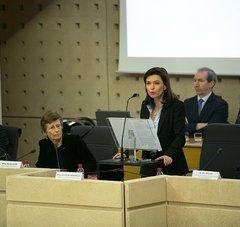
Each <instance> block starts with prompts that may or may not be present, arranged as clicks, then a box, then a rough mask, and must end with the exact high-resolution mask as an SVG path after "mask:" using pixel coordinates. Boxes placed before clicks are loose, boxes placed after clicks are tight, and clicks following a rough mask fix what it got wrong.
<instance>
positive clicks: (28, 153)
mask: <svg viewBox="0 0 240 227" xmlns="http://www.w3.org/2000/svg"><path fill="white" fill-rule="evenodd" d="M35 152H36V149H33V150H31V151H29V152H27V153H26V154H24V155H22V156H20V157H18V158H17V161H19V160H20V159H22V158H24V157H26V156H28V155H30V154H33V153H35Z"/></svg>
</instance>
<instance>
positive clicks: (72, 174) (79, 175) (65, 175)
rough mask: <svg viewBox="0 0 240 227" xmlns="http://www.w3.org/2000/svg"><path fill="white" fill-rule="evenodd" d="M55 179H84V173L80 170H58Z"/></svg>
mask: <svg viewBox="0 0 240 227" xmlns="http://www.w3.org/2000/svg"><path fill="white" fill-rule="evenodd" d="M55 179H59V180H83V179H84V175H83V174H82V173H78V172H56V175H55Z"/></svg>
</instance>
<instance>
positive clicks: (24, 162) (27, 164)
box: [23, 160, 30, 168]
mask: <svg viewBox="0 0 240 227" xmlns="http://www.w3.org/2000/svg"><path fill="white" fill-rule="evenodd" d="M23 168H30V164H29V161H28V160H24V161H23Z"/></svg>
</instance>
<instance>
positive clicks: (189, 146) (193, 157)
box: [124, 138, 202, 180]
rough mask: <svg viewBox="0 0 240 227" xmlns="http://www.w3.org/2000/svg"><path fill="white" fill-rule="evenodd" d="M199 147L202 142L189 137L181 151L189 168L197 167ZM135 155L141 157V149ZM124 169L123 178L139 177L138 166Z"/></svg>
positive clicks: (200, 147)
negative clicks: (196, 141)
mask: <svg viewBox="0 0 240 227" xmlns="http://www.w3.org/2000/svg"><path fill="white" fill-rule="evenodd" d="M201 149H202V143H195V142H194V140H193V138H190V141H189V142H188V143H186V144H185V146H184V147H183V152H184V155H185V157H186V160H187V164H188V168H189V169H190V170H193V169H199V161H200V154H201ZM137 156H138V158H141V156H142V151H139V152H138V153H137ZM124 171H125V175H124V180H130V179H136V178H140V173H139V172H140V168H139V167H138V166H125V167H124Z"/></svg>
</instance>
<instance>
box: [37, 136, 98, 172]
mask: <svg viewBox="0 0 240 227" xmlns="http://www.w3.org/2000/svg"><path fill="white" fill-rule="evenodd" d="M39 146H40V153H39V157H38V161H37V163H36V167H42V168H59V166H58V162H57V154H56V152H58V157H59V158H60V159H61V160H62V164H63V168H64V169H66V170H67V171H71V172H75V171H76V170H77V166H78V164H79V163H82V164H83V168H84V170H85V172H92V171H96V162H95V160H94V158H93V156H92V155H91V153H90V152H89V150H88V149H87V147H86V145H85V143H84V142H83V141H82V139H81V138H80V137H79V136H76V135H63V138H62V145H61V147H60V148H58V149H57V151H56V149H55V147H54V144H53V143H52V142H51V140H50V139H42V140H40V141H39Z"/></svg>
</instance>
